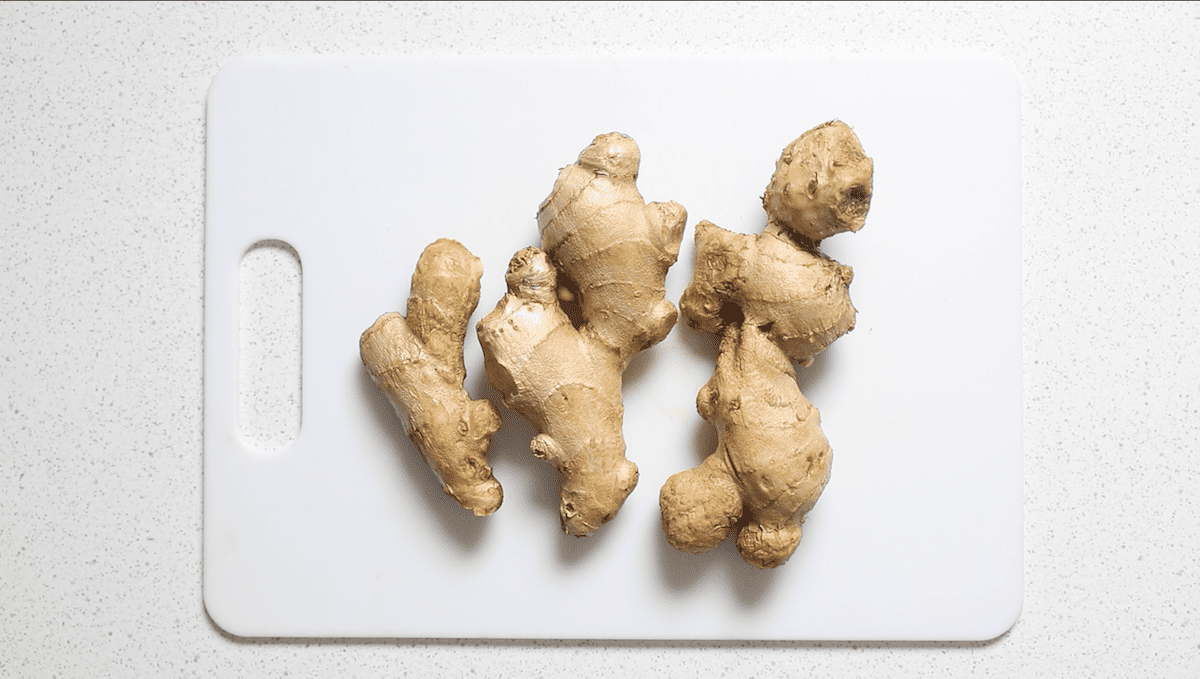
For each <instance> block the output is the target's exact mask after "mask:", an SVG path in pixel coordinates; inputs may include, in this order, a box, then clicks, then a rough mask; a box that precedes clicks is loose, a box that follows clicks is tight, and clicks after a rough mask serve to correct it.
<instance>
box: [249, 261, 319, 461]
mask: <svg viewBox="0 0 1200 679" xmlns="http://www.w3.org/2000/svg"><path fill="white" fill-rule="evenodd" d="M303 295H304V285H303V271H302V269H301V266H300V255H299V254H297V252H296V249H295V248H293V247H292V246H291V245H289V244H287V243H285V242H283V241H280V240H264V241H259V242H257V243H255V244H254V245H252V246H251V247H250V249H248V250H247V251H246V252H245V254H244V255H242V262H241V264H240V265H239V267H238V429H239V430H240V431H241V434H242V437H243V439H244V440H245V442H246V443H247V444H248V445H249V446H250V447H251V448H253V449H254V450H257V451H259V452H263V453H269V452H274V451H277V450H282V449H283V448H286V447H287V446H288V444H290V443H291V442H292V441H295V440H296V437H297V436H299V435H300V420H301V356H302V350H303V346H302V336H303V333H302V332H301V322H302V318H301V316H302V310H303Z"/></svg>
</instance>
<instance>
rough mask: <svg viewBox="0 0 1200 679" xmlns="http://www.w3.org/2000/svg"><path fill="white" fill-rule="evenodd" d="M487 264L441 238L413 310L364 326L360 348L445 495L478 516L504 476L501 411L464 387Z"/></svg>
mask: <svg viewBox="0 0 1200 679" xmlns="http://www.w3.org/2000/svg"><path fill="white" fill-rule="evenodd" d="M482 274H483V265H482V263H481V262H480V260H479V258H478V257H476V256H474V255H472V254H471V253H470V252H469V251H468V250H467V249H466V248H465V247H463V246H462V244H460V243H458V242H457V241H453V240H449V239H445V238H443V239H439V240H438V241H436V242H434V243H432V244H430V245H429V246H428V247H426V248H425V251H424V252H422V253H421V257H420V259H418V260H417V268H416V270H415V271H414V272H413V276H412V291H411V295H410V296H409V299H408V309H407V312H408V316H407V318H406V317H404V316H401V315H400V314H398V313H386V314H384V315H382V316H380V317H379V319H378V320H376V321H375V323H374V324H372V325H371V327H370V328H368V329H367V330H366V331H365V332H363V334H362V337H361V339H360V340H359V351H360V354H361V356H362V361H363V365H364V366H366V368H367V372H368V373H369V374H370V376H371V379H372V381H374V382H375V385H376V386H377V387H379V389H380V390H381V391H383V393H384V394H386V395H387V397H388V400H389V401H391V403H392V407H393V408H394V409H395V411H396V415H398V416H399V417H400V419H401V420H402V421H403V422H404V423H405V428H406V430H407V432H408V437H409V438H410V439H412V442H413V443H414V444H416V446H417V449H418V450H420V452H421V456H422V457H423V458H424V460H425V463H426V464H428V465H429V466H430V467H432V468H433V470H434V471H435V472H436V473H437V475H438V477H439V478H440V479H441V481H442V488H443V490H444V491H445V492H446V494H447V495H449V496H451V497H453V498H454V499H455V500H457V501H458V503H459V504H460V505H462V506H463V508H465V509H468V510H470V511H471V512H473V513H474V514H475V515H476V516H487V515H489V514H491V513H493V512H495V511H496V509H498V508H499V507H500V503H501V502H502V501H503V497H504V496H503V491H502V490H501V488H500V483H499V482H497V481H496V479H495V478H494V477H493V476H492V468H491V467H490V466H489V465H488V463H487V449H488V445H489V443H490V442H491V439H492V435H493V434H495V433H496V430H497V429H499V428H500V416H499V414H497V413H496V409H495V408H494V407H493V406H492V404H491V402H490V401H488V400H486V399H481V400H471V398H470V397H469V396H468V395H467V392H466V390H465V389H463V380H464V379H465V378H466V368H465V367H464V365H463V356H462V350H463V339H464V337H465V336H466V331H467V323H468V321H469V319H470V317H471V314H472V313H474V311H475V307H476V305H477V304H478V303H479V279H480V277H481V276H482Z"/></svg>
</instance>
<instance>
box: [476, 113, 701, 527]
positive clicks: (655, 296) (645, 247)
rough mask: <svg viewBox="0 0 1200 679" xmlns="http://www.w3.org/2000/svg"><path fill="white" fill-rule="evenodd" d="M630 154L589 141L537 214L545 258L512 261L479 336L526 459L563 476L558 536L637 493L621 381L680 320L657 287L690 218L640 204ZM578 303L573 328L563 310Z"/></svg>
mask: <svg viewBox="0 0 1200 679" xmlns="http://www.w3.org/2000/svg"><path fill="white" fill-rule="evenodd" d="M639 163H640V154H639V151H638V147H637V144H636V143H635V142H634V141H633V140H632V139H630V138H629V137H626V136H625V135H622V134H618V133H610V134H605V135H601V136H599V137H596V139H595V140H594V141H593V142H592V144H591V145H590V146H588V147H587V148H586V149H584V151H583V152H582V153H581V154H580V156H579V161H578V162H577V163H575V164H574V165H570V166H568V167H566V168H564V169H563V170H562V171H561V172H560V173H559V176H558V180H557V181H556V183H555V185H554V189H553V191H552V192H551V194H550V196H549V197H548V198H547V199H546V200H545V201H544V202H543V203H542V206H541V208H540V209H539V212H538V224H539V226H540V229H541V232H542V242H543V247H544V250H543V249H539V248H526V249H524V250H521V251H520V252H518V253H517V254H516V255H514V256H513V258H512V261H511V263H510V264H509V269H508V273H507V275H506V280H507V283H508V294H506V295H505V296H504V298H503V299H501V300H500V302H499V303H498V304H497V305H496V308H495V310H493V311H492V312H491V313H489V314H488V315H487V316H485V317H484V318H483V320H481V321H480V322H479V324H478V326H477V331H478V333H479V341H480V344H481V345H482V346H483V353H484V365H485V368H486V370H487V376H488V381H489V382H490V383H491V384H492V386H493V387H495V388H496V390H497V391H499V392H500V393H501V394H502V395H503V397H504V403H505V405H506V406H508V407H509V408H512V409H513V410H516V411H517V412H518V413H520V414H521V415H523V416H524V417H525V418H526V419H528V420H529V421H530V422H531V423H532V424H533V425H534V427H535V428H536V429H537V430H538V435H537V436H536V437H535V438H534V439H533V441H531V442H530V448H531V449H532V450H533V452H534V454H535V455H537V456H538V457H540V458H543V459H545V460H547V461H549V462H551V463H553V464H554V465H555V466H556V467H557V469H558V470H559V472H560V473H561V476H562V493H561V503H560V508H559V513H560V518H561V520H562V527H563V530H564V531H565V532H566V533H568V534H571V535H576V536H585V535H590V534H592V533H594V532H595V531H596V530H598V529H599V528H600V526H602V525H603V524H604V523H606V522H608V521H609V520H611V519H612V518H613V516H615V515H616V513H617V510H618V509H620V507H621V505H622V504H623V503H624V502H625V498H626V497H628V495H629V493H630V492H632V491H633V488H634V486H636V485H637V479H638V473H637V466H636V465H635V464H634V463H633V462H630V461H629V460H627V459H626V457H625V439H624V436H623V435H622V422H623V419H624V406H623V405H622V403H621V375H622V373H623V372H624V370H625V367H626V365H628V363H629V361H630V359H631V358H632V357H633V356H634V355H636V354H637V353H638V352H639V351H641V350H642V349H645V348H646V347H649V346H651V345H653V344H655V343H657V342H659V341H661V340H662V339H663V338H664V337H666V335H667V334H668V333H669V332H670V331H671V328H672V327H673V326H674V324H675V321H676V318H677V312H676V310H675V307H674V306H673V305H672V304H671V303H670V302H668V301H667V300H666V299H664V294H665V287H664V278H665V277H666V272H667V269H668V268H669V267H670V266H671V265H672V264H673V263H674V262H675V259H676V257H677V255H678V253H679V242H680V240H681V239H682V237H683V227H684V223H685V221H686V219H687V213H686V212H685V211H684V209H683V207H682V206H680V205H679V204H677V203H650V204H646V203H645V202H644V201H643V200H642V197H641V194H639V193H638V190H637V185H636V183H635V181H636V179H637V172H638V166H639ZM576 295H577V296H578V302H579V310H580V316H581V317H582V324H581V325H579V327H576V326H575V325H573V324H572V322H571V320H570V319H569V318H568V316H567V314H566V312H565V311H564V310H563V307H562V306H561V304H560V301H559V300H560V298H561V299H571V298H574V297H575V296H576Z"/></svg>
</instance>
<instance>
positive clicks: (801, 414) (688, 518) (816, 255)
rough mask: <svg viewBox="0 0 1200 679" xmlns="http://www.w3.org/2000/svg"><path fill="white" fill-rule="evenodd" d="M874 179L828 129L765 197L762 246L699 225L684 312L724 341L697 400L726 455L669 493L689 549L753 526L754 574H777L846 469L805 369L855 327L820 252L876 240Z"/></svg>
mask: <svg viewBox="0 0 1200 679" xmlns="http://www.w3.org/2000/svg"><path fill="white" fill-rule="evenodd" d="M873 171H874V164H873V162H872V161H871V159H870V158H868V157H867V156H866V154H865V153H863V150H862V146H861V145H860V144H859V141H858V138H857V137H856V136H855V135H854V133H853V132H852V131H851V130H850V128H849V127H848V126H846V125H845V124H844V123H841V122H838V121H832V122H828V123H825V124H823V125H819V126H817V127H815V128H813V129H811V130H809V131H808V132H805V133H804V134H803V135H801V136H800V137H799V138H798V139H796V140H795V141H793V142H792V143H791V144H789V145H788V146H787V148H785V149H784V151H783V154H782V155H781V157H780V159H779V161H778V162H777V163H776V169H775V174H774V176H773V177H772V178H771V182H770V184H769V185H768V186H767V190H766V193H765V194H764V196H763V208H764V209H765V210H766V212H767V226H766V228H765V229H764V230H763V232H762V233H761V234H759V235H758V236H746V235H742V234H736V233H732V232H730V231H726V230H724V229H722V228H720V227H718V226H715V225H713V224H711V223H709V222H701V223H700V224H698V225H697V226H696V260H695V269H694V271H693V274H692V281H691V282H690V283H689V285H688V287H687V289H686V290H685V291H684V294H683V297H682V299H681V300H680V308H681V310H682V312H683V316H684V318H685V319H686V320H687V322H688V324H689V325H690V326H691V327H693V328H695V329H696V330H699V331H701V332H706V333H712V334H719V335H720V336H721V344H720V355H719V358H718V359H717V369H716V372H715V373H714V375H713V377H712V379H710V380H709V382H708V384H706V385H705V386H704V387H703V388H702V389H701V390H700V394H699V396H698V398H697V409H698V410H699V412H700V415H701V416H702V417H703V418H704V419H705V420H708V421H709V422H711V423H712V424H713V425H714V426H715V427H716V429H717V432H718V444H717V450H716V451H715V452H714V453H712V454H711V455H709V456H708V458H707V459H706V460H705V461H704V462H703V463H702V464H701V465H700V466H699V467H696V468H694V469H690V470H686V471H683V472H680V473H678V474H675V475H674V476H672V477H671V478H669V479H668V480H667V482H666V484H664V485H663V487H662V490H661V492H660V494H659V507H660V509H661V513H662V523H663V530H664V532H665V533H666V536H667V540H668V541H669V542H670V543H671V545H672V546H674V547H675V548H676V549H679V550H681V551H686V552H703V551H706V550H708V549H711V548H713V547H715V546H716V545H717V544H719V543H720V542H721V541H722V540H724V539H725V537H726V536H727V535H728V533H729V532H730V531H731V530H732V529H733V528H734V526H735V525H736V524H737V522H738V521H739V520H740V519H741V517H742V515H743V514H744V513H746V514H749V523H748V524H746V525H745V526H744V527H742V528H741V530H740V531H739V532H738V538H737V546H738V551H739V552H740V553H741V554H742V557H743V558H744V559H745V560H746V561H747V562H749V563H750V564H752V565H754V566H757V567H759V568H774V567H776V566H779V565H780V564H782V563H784V562H785V561H786V560H787V559H788V558H789V557H790V556H791V555H792V553H793V552H794V551H795V549H796V547H797V545H799V543H800V536H801V530H800V525H801V523H802V522H803V521H804V517H805V515H806V514H807V513H808V511H809V510H810V509H812V507H813V506H814V505H815V504H816V502H817V498H819V497H820V495H821V491H822V490H823V489H824V487H825V484H826V482H827V481H828V479H829V469H830V463H831V461H832V458H833V456H832V452H831V450H830V447H829V443H828V442H827V441H826V439H825V436H824V434H822V433H821V429H820V415H819V414H818V413H817V410H816V408H814V407H813V406H812V404H811V403H810V402H809V401H808V399H807V398H805V397H804V395H803V394H802V393H801V392H800V388H799V386H798V385H797V384H796V375H795V372H794V370H793V368H792V365H791V361H792V360H795V361H798V362H799V363H800V364H801V365H805V366H806V365H810V364H811V363H812V362H813V357H814V356H816V355H817V354H818V353H820V352H821V351H822V350H824V349H825V348H826V347H828V346H829V345H830V343H832V342H833V341H834V340H836V339H837V338H838V337H840V336H842V335H843V334H845V333H847V332H849V331H850V330H852V329H853V328H854V320H855V315H856V311H855V309H854V306H853V305H852V304H851V303H850V294H849V285H850V282H851V280H853V271H852V270H851V269H850V267H848V266H843V265H841V264H839V263H837V262H835V261H833V260H832V259H830V258H828V257H826V256H825V255H823V254H822V253H821V252H820V250H819V249H818V247H819V245H820V241H821V240H822V239H823V238H826V237H828V236H830V235H833V234H835V233H840V232H843V231H857V230H858V229H860V228H862V225H863V223H864V221H865V219H866V215H867V211H868V209H869V208H870V203H871V193H872V176H873Z"/></svg>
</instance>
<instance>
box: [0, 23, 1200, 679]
mask: <svg viewBox="0 0 1200 679" xmlns="http://www.w3.org/2000/svg"><path fill="white" fill-rule="evenodd" d="M328 53H341V54H366V55H375V54H398V55H403V54H521V53H527V54H715V55H747V54H749V55H764V54H767V55H770V54H781V55H782V54H788V55H813V54H818V55H819V54H828V53H838V54H847V53H851V54H870V55H879V54H884V55H907V54H972V55H979V54H983V55H990V56H994V57H996V58H999V59H1001V60H1003V61H1005V62H1007V63H1008V64H1010V65H1011V66H1012V68H1013V69H1014V70H1015V71H1016V73H1017V74H1018V76H1019V78H1020V82H1021V87H1022V126H1021V129H1022V135H1023V141H1022V157H1023V190H1022V200H1023V214H1024V224H1023V232H1022V243H1023V261H1022V265H1023V280H1024V284H1023V295H1024V320H1023V333H1024V343H1023V351H1024V359H1023V365H1022V366H1021V367H1022V370H1023V376H1024V469H1025V482H1024V490H1025V554H1024V559H1025V599H1024V602H1025V603H1024V610H1023V613H1022V615H1021V617H1020V619H1019V620H1018V622H1017V624H1016V625H1015V626H1014V627H1013V628H1012V629H1011V630H1010V631H1009V632H1008V633H1006V634H1004V635H1002V636H1001V637H999V638H998V639H995V640H993V641H991V642H986V643H920V644H905V643H853V644H851V643H745V642H739V643H683V642H679V643H675V642H672V643H648V642H627V643H605V642H559V641H540V642H516V641H510V642H500V641H490V642H475V641H436V640H434V641H424V640H415V641H414V640H400V641H397V640H378V641H374V640H372V641H347V640H309V639H298V640H297V639H288V640H254V641H247V640H242V639H237V638H234V637H231V636H229V635H227V634H225V633H224V632H222V631H221V630H220V629H218V628H217V627H216V626H215V625H214V624H213V623H212V622H211V621H210V620H209V619H208V617H207V616H206V614H205V611H204V606H203V600H202V596H201V516H202V507H201V476H202V475H201V460H202V440H201V431H202V417H203V412H202V392H203V384H202V361H203V346H202V309H203V273H202V272H203V261H204V252H203V233H204V157H205V156H204V140H205V126H204V110H205V109H204V107H205V97H206V93H207V89H208V86H209V84H210V82H211V80H212V77H213V75H214V74H215V73H216V72H217V70H218V69H219V68H220V67H221V65H222V64H223V63H225V62H226V61H228V60H229V59H230V58H232V57H235V56H238V55H246V54H328ZM1197 64H1200V9H1197V8H1196V6H1195V5H1192V4H1168V5H1143V4H1128V5H1126V4H1120V5H1083V4H1079V3H1073V4H1068V5H1033V6H1027V5H990V4H988V5H976V4H970V5H958V4H941V3H939V4H930V5H924V4H906V5H856V4H849V3H840V4H829V5H816V6H807V5H792V4H757V3H755V4H721V5H708V4H702V5H692V4H686V3H670V4H664V5H639V4H633V5H599V6H593V5H584V4H569V3H564V4H557V5H525V4H512V5H509V4H505V5H486V4H485V5H465V6H464V5H460V4H437V5H428V6H426V5H421V4H408V3H399V4H371V5H356V4H348V3H343V4H337V5H333V4H324V3H316V4H301V5H292V4H279V5H265V4H215V5H214V4H186V5H170V4H150V3H133V4H117V5H111V4H100V5H97V4H88V3H71V4H26V3H4V4H0V238H2V240H0V244H2V245H0V289H3V290H4V291H5V294H4V295H2V296H0V319H3V320H0V441H3V444H2V445H0V676H13V677H51V676H54V677H93V676H222V677H238V676H284V675H304V676H331V675H335V674H336V675H337V676H342V677H352V676H380V675H387V676H422V677H426V676H460V675H469V674H475V675H479V676H522V677H542V676H545V677H559V676H570V675H586V676H622V677H624V676H631V675H633V674H640V673H644V672H654V673H656V674H660V675H666V676H699V675H703V676H746V677H749V676H758V677H763V676H783V675H785V674H787V675H797V674H801V673H803V674H805V675H808V676H861V675H865V674H867V673H870V674H871V675H873V676H963V675H967V674H973V675H986V676H1014V675H1021V676H1063V675H1072V676H1131V675H1134V674H1136V675H1139V676H1140V675H1153V676H1171V677H1194V676H1198V675H1200V505H1198V503H1197V502H1196V501H1195V500H1194V498H1193V495H1192V491H1193V489H1194V488H1195V487H1196V486H1197V485H1198V483H1197V482H1198V481H1200V456H1197V455H1196V454H1195V453H1196V448H1197V445H1198V444H1197V441H1198V440H1200V351H1198V349H1197V341H1196V337H1197V336H1200V320H1198V319H1200V313H1197V312H1198V310H1200V276H1198V275H1197V273H1196V271H1197V266H1196V262H1197V261H1200V228H1198V227H1200V162H1198V161H1197V157H1200V143H1198V142H1200V130H1198V129H1197V127H1196V123H1195V122H1194V118H1195V117H1196V113H1197V106H1198V105H1200V77H1198V76H1197V71H1198V68H1200V67H1197ZM963 220H964V228H969V215H963Z"/></svg>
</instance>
